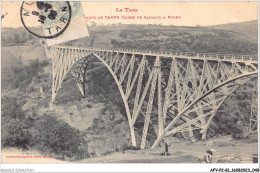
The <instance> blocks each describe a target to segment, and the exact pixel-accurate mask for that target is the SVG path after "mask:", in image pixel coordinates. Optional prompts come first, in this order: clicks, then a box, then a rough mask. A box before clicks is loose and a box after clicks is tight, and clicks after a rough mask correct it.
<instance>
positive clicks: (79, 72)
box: [46, 46, 258, 148]
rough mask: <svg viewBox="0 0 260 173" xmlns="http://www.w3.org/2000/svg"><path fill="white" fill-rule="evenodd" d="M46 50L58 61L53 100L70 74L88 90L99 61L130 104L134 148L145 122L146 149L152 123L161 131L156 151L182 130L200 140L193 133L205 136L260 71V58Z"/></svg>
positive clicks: (115, 51) (55, 67)
mask: <svg viewBox="0 0 260 173" xmlns="http://www.w3.org/2000/svg"><path fill="white" fill-rule="evenodd" d="M46 52H47V53H46V54H47V55H48V56H51V58H52V63H53V64H52V67H53V68H52V69H53V85H52V102H54V101H55V98H56V95H57V93H58V91H59V89H60V88H61V85H62V82H63V80H64V79H65V77H66V76H67V74H68V73H70V72H71V73H72V74H73V76H75V77H76V81H77V83H78V84H79V86H81V87H82V84H83V83H84V82H83V79H84V75H85V74H84V69H85V68H86V67H87V63H88V61H89V60H90V59H99V60H100V61H101V62H102V63H103V64H104V65H105V66H106V67H107V69H108V71H109V72H110V73H111V75H112V76H113V78H114V80H115V82H116V84H117V86H118V89H119V92H120V94H121V96H122V99H123V102H124V106H125V109H126V114H127V118H128V122H129V126H130V133H131V138H132V145H133V146H136V145H137V141H136V139H135V131H134V129H135V124H136V122H137V121H140V120H144V125H143V132H142V141H140V144H141V148H145V146H146V141H147V139H146V137H147V135H149V133H154V131H153V132H151V130H149V124H150V123H153V126H151V127H153V128H157V129H156V130H155V131H156V134H151V135H154V136H157V139H156V141H155V143H154V144H153V146H152V147H153V148H154V147H156V146H157V145H158V143H159V142H160V140H161V139H162V138H163V137H164V136H170V135H173V134H175V133H179V132H181V133H183V132H188V133H189V134H190V139H194V135H193V131H194V130H195V129H199V130H200V132H201V134H202V138H205V137H206V132H207V128H208V126H209V124H210V122H211V121H212V118H213V117H214V116H215V114H216V111H217V109H218V108H219V107H220V105H221V104H222V103H223V102H224V100H225V99H226V98H227V97H228V96H229V95H230V94H231V93H232V92H234V91H235V90H236V89H237V88H238V87H239V86H240V85H242V84H243V83H245V82H246V81H248V80H250V79H251V78H252V77H257V72H258V62H257V58H255V57H250V56H235V55H232V56H231V55H216V54H215V55H212V54H192V55H190V54H187V53H178V54H159V53H151V52H138V51H130V50H114V49H100V48H75V47H62V46H54V47H46ZM81 90H82V89H81ZM82 93H84V91H83V90H82ZM84 94H85V93H84ZM256 102H257V100H256ZM252 110H253V109H252ZM254 110H255V109H254ZM252 112H257V111H252ZM140 114H141V115H142V116H139V115H140ZM255 115H256V116H255ZM253 117H257V114H256V113H255V114H254V115H252V118H251V119H252V121H251V124H253V121H254V120H255V118H253ZM155 119H156V121H155ZM254 122H255V121H254ZM149 136H150V135H149Z"/></svg>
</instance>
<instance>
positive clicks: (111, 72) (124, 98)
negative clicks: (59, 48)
mask: <svg viewBox="0 0 260 173" xmlns="http://www.w3.org/2000/svg"><path fill="white" fill-rule="evenodd" d="M91 58H92V59H93V58H95V59H98V60H99V61H101V62H102V63H103V65H104V66H105V67H106V68H107V70H108V71H109V72H110V74H111V75H112V77H113V79H114V81H115V83H116V85H117V87H118V90H119V92H120V95H121V98H122V100H123V103H124V107H125V112H126V115H127V118H128V122H129V126H130V133H131V139H132V145H133V146H136V140H135V139H136V138H135V133H134V127H133V126H132V119H131V113H130V109H129V106H128V102H127V100H126V96H125V94H124V91H123V88H122V85H121V84H120V82H119V81H118V79H117V77H116V76H115V74H114V72H113V70H112V69H111V67H110V66H109V65H108V64H107V62H106V61H104V60H103V59H102V58H101V57H100V56H99V55H97V54H95V53H88V54H86V55H84V56H82V57H80V58H79V59H77V60H76V61H75V62H74V63H73V64H72V65H71V66H70V67H69V68H68V70H67V71H66V72H65V73H64V76H63V77H62V79H61V83H60V87H59V88H58V90H57V91H56V94H58V92H59V89H60V88H61V85H62V83H63V81H64V79H65V78H66V77H67V75H68V74H69V73H71V72H73V69H74V68H75V67H76V66H77V65H78V64H80V63H82V64H84V63H86V62H84V60H88V59H91ZM82 61H83V62H82ZM79 75H81V76H74V77H76V78H82V79H84V78H85V74H84V72H83V73H81V74H79ZM84 82H85V81H81V83H78V87H79V90H80V91H81V94H82V95H83V94H85V92H84ZM81 85H83V86H81ZM55 98H56V95H55V97H54V100H52V102H54V101H55Z"/></svg>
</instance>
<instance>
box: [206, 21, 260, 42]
mask: <svg viewBox="0 0 260 173" xmlns="http://www.w3.org/2000/svg"><path fill="white" fill-rule="evenodd" d="M209 28H214V29H219V30H230V31H233V32H236V33H240V34H242V35H245V36H247V37H248V38H250V39H252V41H254V42H257V38H258V21H257V20H253V21H248V22H241V23H230V24H224V25H215V26H209Z"/></svg>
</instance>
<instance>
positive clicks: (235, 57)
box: [53, 46, 258, 63]
mask: <svg viewBox="0 0 260 173" xmlns="http://www.w3.org/2000/svg"><path fill="white" fill-rule="evenodd" d="M53 47H55V48H60V49H73V50H82V49H83V50H89V51H109V52H119V53H126V54H140V55H146V56H160V57H166V58H167V57H168V58H171V57H176V56H177V58H191V59H198V60H204V59H207V60H212V61H216V60H221V61H225V60H226V61H231V62H233V61H234V62H245V61H248V62H252V61H253V62H255V63H258V57H257V56H255V55H240V54H224V53H220V54H216V53H195V52H160V51H159V52H156V51H151V50H144V51H141V50H134V49H113V48H94V47H87V48H86V47H73V46H53Z"/></svg>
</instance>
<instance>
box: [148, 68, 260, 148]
mask: <svg viewBox="0 0 260 173" xmlns="http://www.w3.org/2000/svg"><path fill="white" fill-rule="evenodd" d="M257 74H258V72H251V73H248V74H242V75H240V76H237V77H234V78H232V79H230V80H227V81H224V82H222V83H221V84H219V85H217V86H216V87H214V88H212V89H211V90H209V91H208V92H206V93H204V94H203V95H202V96H200V97H199V98H197V99H196V100H194V101H193V102H192V103H191V104H190V105H188V106H187V107H186V108H185V109H183V111H182V112H180V113H179V114H178V115H177V116H176V117H175V119H174V120H173V121H172V122H171V123H170V124H169V125H168V126H167V127H166V128H165V129H164V132H163V133H162V134H161V136H158V138H157V139H156V141H155V142H154V144H153V146H152V148H155V147H156V146H157V145H158V144H159V142H160V141H161V140H162V138H163V137H165V136H169V135H172V134H174V133H177V132H178V131H176V130H175V131H176V132H175V131H172V132H171V133H167V132H168V131H169V129H170V128H171V127H172V126H173V125H174V123H175V122H176V121H177V120H178V119H179V118H181V116H183V115H184V114H185V112H187V111H188V110H189V109H191V108H192V107H193V106H194V105H196V104H197V103H198V102H200V101H201V100H202V99H204V98H205V97H207V96H208V95H209V94H211V93H213V92H214V91H216V90H218V89H221V87H223V86H225V85H227V84H229V83H232V82H235V83H236V82H238V81H239V80H240V79H242V78H245V79H244V81H243V82H241V81H239V83H238V84H236V85H235V86H234V88H233V89H231V91H229V92H228V93H227V95H225V96H224V98H223V99H222V100H221V102H220V103H219V104H218V105H217V107H216V110H215V111H214V113H213V115H212V116H210V119H209V120H208V122H207V125H206V127H205V129H204V130H205V131H207V129H208V127H209V125H210V123H211V121H212V119H213V118H214V116H215V114H216V112H217V110H218V109H219V107H220V106H221V105H222V104H223V102H224V101H225V100H226V98H228V96H229V95H231V94H232V93H234V92H235V91H236V90H237V89H238V88H239V86H241V85H244V84H245V83H246V82H247V81H249V80H251V79H252V78H257ZM177 128H178V127H177Z"/></svg>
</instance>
